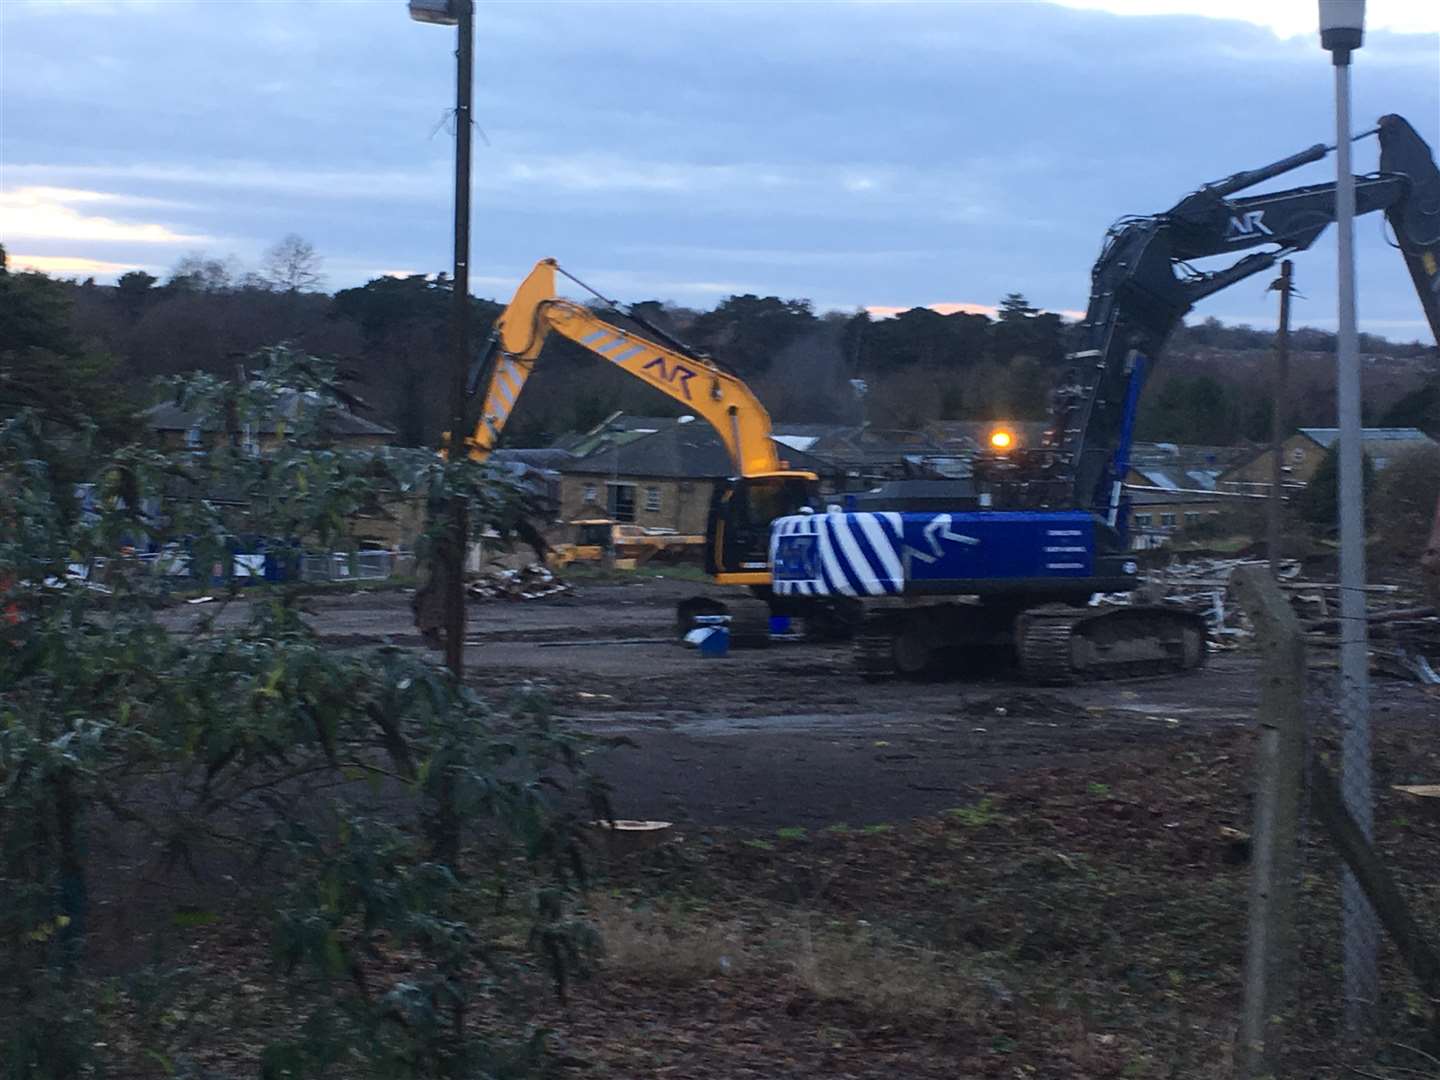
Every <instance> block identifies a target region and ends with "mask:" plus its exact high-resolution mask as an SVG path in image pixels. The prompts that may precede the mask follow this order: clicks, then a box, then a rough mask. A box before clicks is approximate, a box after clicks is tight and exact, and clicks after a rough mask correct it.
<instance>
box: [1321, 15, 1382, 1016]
mask: <svg viewBox="0 0 1440 1080" xmlns="http://www.w3.org/2000/svg"><path fill="white" fill-rule="evenodd" d="M1364 32H1365V0H1320V43H1321V44H1322V45H1323V46H1324V47H1325V48H1326V49H1328V50H1330V55H1331V58H1332V60H1333V61H1334V65H1335V169H1336V177H1335V224H1336V227H1337V229H1338V232H1339V248H1340V265H1339V284H1340V289H1339V311H1338V317H1339V324H1338V326H1337V333H1336V343H1335V344H1336V348H1335V352H1336V367H1337V372H1336V375H1337V387H1338V398H1339V412H1340V418H1339V426H1340V468H1339V481H1340V483H1339V495H1338V499H1339V514H1340V627H1341V629H1340V718H1341V724H1342V731H1343V738H1344V741H1343V745H1342V757H1341V784H1342V787H1343V789H1344V796H1345V806H1346V808H1347V809H1348V810H1349V811H1350V814H1351V816H1352V817H1353V818H1354V819H1355V821H1356V823H1357V824H1358V825H1359V826H1360V828H1361V830H1362V831H1363V832H1364V834H1365V838H1366V839H1367V840H1368V839H1369V838H1370V837H1371V835H1372V834H1373V831H1374V809H1373V799H1372V795H1371V790H1370V786H1371V780H1370V685H1369V679H1370V673H1369V669H1370V661H1369V643H1368V640H1367V637H1368V626H1367V624H1366V618H1365V592H1364V585H1365V513H1364V506H1365V502H1364V500H1365V493H1364V490H1363V487H1364V475H1363V471H1362V455H1363V450H1362V446H1361V438H1362V429H1361V423H1360V358H1359V350H1358V348H1357V344H1356V333H1355V225H1354V221H1355V174H1354V172H1353V171H1352V170H1351V166H1350V54H1351V53H1352V52H1353V51H1354V50H1356V49H1358V48H1359V47H1360V45H1361V42H1362V40H1363V39H1364ZM1341 896H1342V904H1343V906H1344V957H1345V1022H1346V1027H1347V1028H1348V1029H1349V1031H1350V1034H1352V1035H1360V1034H1363V1033H1364V1032H1365V1031H1366V1030H1367V1029H1368V1028H1369V1027H1370V1021H1371V1018H1372V1017H1373V1015H1374V1007H1375V1001H1376V997H1377V992H1378V975H1377V966H1376V955H1377V952H1378V946H1379V931H1378V927H1377V924H1376V919H1375V912H1374V910H1373V909H1372V908H1371V907H1370V902H1369V901H1368V900H1367V899H1366V898H1365V895H1364V893H1363V892H1362V891H1361V889H1360V885H1359V883H1358V882H1357V881H1356V880H1355V877H1354V875H1353V874H1351V873H1349V872H1348V871H1347V872H1346V874H1345V880H1344V884H1343V886H1342V893H1341Z"/></svg>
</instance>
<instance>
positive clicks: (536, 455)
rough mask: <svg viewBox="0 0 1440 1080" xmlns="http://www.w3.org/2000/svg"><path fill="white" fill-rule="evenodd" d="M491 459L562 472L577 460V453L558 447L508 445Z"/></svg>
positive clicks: (502, 462)
mask: <svg viewBox="0 0 1440 1080" xmlns="http://www.w3.org/2000/svg"><path fill="white" fill-rule="evenodd" d="M490 460H491V461H494V462H496V463H499V464H510V463H516V464H520V465H525V466H528V467H529V468H532V469H544V470H550V471H554V472H560V471H563V470H564V469H565V467H566V466H567V465H569V464H570V463H571V462H572V461H574V460H575V455H574V454H572V453H571V452H570V451H569V450H561V449H559V448H557V447H542V448H539V449H531V448H510V447H506V448H504V449H500V450H496V451H495V452H494V453H493V454H491V455H490Z"/></svg>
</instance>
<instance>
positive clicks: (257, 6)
mask: <svg viewBox="0 0 1440 1080" xmlns="http://www.w3.org/2000/svg"><path fill="white" fill-rule="evenodd" d="M477 9H478V15H477V83H476V118H477V121H478V123H479V125H480V127H481V128H482V129H483V134H484V138H483V139H480V138H477V140H476V148H475V149H476V180H475V194H476V212H475V233H474V261H473V270H472V275H473V276H472V282H473V283H474V289H475V292H476V293H477V294H479V295H482V296H500V297H502V298H503V297H505V296H506V295H508V290H509V288H510V287H512V286H513V284H514V283H515V281H516V280H518V278H519V277H520V276H522V275H523V273H524V272H525V271H526V270H527V269H528V268H529V266H530V265H531V264H532V263H533V262H534V261H535V260H536V259H537V258H540V257H542V256H554V257H556V258H558V259H559V260H560V262H561V264H562V265H564V266H566V267H567V268H569V269H571V270H573V271H574V272H575V273H577V274H578V275H579V276H581V277H583V278H587V279H589V280H591V281H592V282H594V283H595V284H597V285H598V286H600V287H601V288H603V289H605V290H607V291H608V292H610V293H611V294H612V295H615V296H618V297H619V298H620V299H622V300H632V301H633V300H641V299H649V298H658V299H665V300H672V301H676V302H679V303H683V304H689V305H695V306H702V307H704V306H709V305H711V304H713V303H714V302H715V301H717V300H718V299H720V298H721V297H723V296H724V295H727V294H729V293H733V292H756V293H762V294H766V293H777V294H780V295H784V296H803V297H809V298H811V299H813V300H814V301H815V302H816V304H817V306H819V307H820V308H822V309H827V308H839V309H853V308H856V307H860V306H876V307H886V306H888V307H909V306H914V305H920V304H945V303H949V304H975V305H993V304H995V302H996V301H997V300H998V299H999V298H1000V297H1001V296H1002V295H1004V294H1005V293H1006V292H1009V291H1012V290H1018V291H1022V292H1024V293H1026V294H1027V295H1028V296H1029V297H1030V298H1031V300H1032V302H1034V303H1036V304H1038V305H1040V306H1043V307H1045V308H1048V309H1051V310H1055V311H1074V310H1076V309H1080V308H1083V307H1084V305H1085V300H1086V296H1087V294H1088V285H1089V269H1090V266H1091V263H1092V262H1093V261H1094V258H1095V256H1096V254H1097V252H1098V249H1099V245H1100V241H1101V238H1102V236H1103V234H1104V231H1105V229H1106V227H1107V226H1108V225H1109V224H1110V223H1111V222H1112V221H1113V220H1114V219H1115V218H1117V217H1119V216H1121V215H1124V214H1136V213H1147V212H1154V211H1158V210H1162V209H1164V208H1166V207H1168V206H1170V205H1172V204H1173V203H1174V202H1175V201H1176V200H1178V199H1179V198H1180V197H1181V196H1182V195H1184V194H1185V193H1186V192H1187V191H1189V190H1192V189H1193V188H1195V187H1196V186H1198V185H1199V184H1200V183H1202V182H1204V181H1207V180H1213V179H1217V178H1219V177H1222V176H1225V175H1227V174H1229V173H1231V172H1234V171H1236V170H1239V169H1242V168H1250V167H1254V166H1258V165H1262V164H1265V163H1268V162H1270V161H1272V160H1275V159H1277V158H1280V157H1283V156H1285V155H1288V154H1290V153H1292V152H1294V151H1296V150H1299V149H1302V148H1304V147H1307V146H1309V145H1311V144H1313V143H1316V142H1321V141H1330V139H1331V138H1332V136H1333V130H1334V129H1333V104H1332V103H1333V98H1332V89H1331V87H1332V72H1331V67H1330V64H1329V60H1328V55H1327V54H1326V53H1324V52H1323V51H1322V50H1321V48H1320V46H1319V43H1318V39H1317V35H1316V32H1315V4H1314V2H1313V0H1293V2H1290V0H1066V3H1065V4H1064V5H1054V4H1048V3H1039V2H1033V3H1031V2H1024V0H1008V2H999V3H986V2H955V3H924V4H921V3H916V4H909V3H898V2H874V3H848V4H841V3H802V2H794V0H791V2H788V3H740V2H731V3H722V4H706V3H680V2H670V3H638V2H631V3H613V4H612V3H543V2H536V0H530V2H525V3H498V2H492V0H480V2H479V3H478V4H477ZM1195 12H1205V13H1208V14H1195ZM453 33H454V32H453V31H452V30H447V29H444V28H440V27H435V26H426V25H422V24H419V23H415V22H412V21H410V20H409V19H408V17H407V14H406V10H405V3H404V0H353V2H346V0H292V2H286V0H274V2H268V0H194V2H187V0H148V2H147V0H131V2H122V0H90V2H56V0H0V80H3V83H0V165H3V173H0V239H3V242H4V244H5V245H6V247H7V249H8V250H9V252H10V257H11V259H12V262H14V263H18V264H22V265H30V266H34V267H37V268H40V269H44V270H47V271H49V272H52V273H59V274H65V275H71V274H81V275H86V274H94V276H95V277H96V278H97V279H99V280H102V281H108V280H113V279H114V277H115V276H116V275H118V274H120V273H123V272H124V271H125V270H127V269H131V268H135V267H141V268H144V269H147V270H149V271H150V272H152V273H155V274H158V275H160V276H162V277H163V276H164V275H165V273H166V272H167V271H168V269H169V268H170V267H171V266H173V265H174V263H175V261H176V260H177V259H178V258H179V257H180V256H181V255H183V254H184V253H186V252H189V251H196V250H201V251H205V252H208V253H211V254H215V255H225V256H233V257H234V258H236V259H237V260H238V261H239V262H240V263H241V264H242V265H245V266H254V265H256V264H257V263H258V261H259V259H260V257H261V255H262V253H263V251H264V250H265V248H266V247H268V246H269V245H270V244H272V243H273V242H275V241H276V240H277V239H279V238H280V237H281V236H282V235H284V234H286V233H290V232H296V233H300V234H301V235H303V236H305V237H307V238H308V239H309V240H311V241H312V242H313V243H314V244H315V246H316V247H317V248H318V249H319V250H320V251H321V253H322V254H323V255H324V256H325V260H326V261H325V271H326V277H327V285H328V286H329V287H330V288H332V289H333V288H337V287H344V286H348V285H353V284H358V283H361V282H363V281H365V280H367V279H369V278H371V277H374V276H376V275H379V274H382V273H390V272H426V273H430V272H434V271H436V270H441V269H445V268H446V267H447V266H448V264H449V261H450V236H451V233H450V206H451V188H450V185H451V179H450V177H451V168H452V147H453V139H452V137H451V135H450V133H449V129H448V128H447V127H446V126H445V123H446V110H447V106H448V105H449V104H450V102H451V99H452V98H453V93H454V90H453V80H454V63H453V57H452V53H453V41H454V38H453ZM1354 83H1355V107H1354V115H1355V122H1356V126H1357V129H1358V128H1359V127H1360V125H1362V124H1364V125H1365V126H1369V124H1371V123H1372V122H1373V120H1374V119H1375V118H1376V117H1378V116H1379V115H1381V114H1382V113H1387V112H1398V113H1401V114H1402V115H1405V116H1407V117H1409V118H1410V120H1411V121H1412V123H1414V124H1415V126H1416V128H1417V129H1418V130H1419V131H1420V134H1421V135H1422V136H1423V137H1424V138H1425V139H1426V140H1427V141H1428V142H1430V143H1431V145H1432V146H1434V145H1435V144H1436V143H1437V141H1440V4H1437V3H1434V2H1433V0H1392V2H1390V3H1385V2H1383V0H1371V2H1370V4H1369V16H1368V31H1367V36H1366V42H1365V47H1364V48H1363V49H1362V50H1361V51H1360V52H1359V53H1357V54H1356V66H1355V68H1354ZM1376 152H1377V151H1376V149H1375V144H1374V141H1373V140H1370V141H1368V142H1366V143H1361V144H1359V146H1358V147H1357V152H1356V167H1357V170H1358V171H1366V170H1369V169H1372V168H1374V167H1375V160H1376ZM1333 170H1334V165H1333V158H1332V159H1329V160H1328V161H1327V162H1326V163H1323V164H1320V165H1315V166H1310V167H1308V168H1307V169H1305V170H1302V171H1299V172H1296V173H1292V174H1290V175H1289V176H1287V177H1286V178H1284V180H1283V181H1279V182H1276V183H1274V184H1272V185H1270V186H1272V187H1274V186H1291V185H1293V184H1301V183H1313V182H1318V181H1321V180H1325V179H1330V178H1332V177H1333ZM1357 247H1358V250H1359V260H1360V271H1361V287H1360V301H1359V307H1360V315H1361V323H1362V327H1363V328H1366V329H1371V330H1375V331H1378V332H1381V333H1386V334H1389V335H1391V336H1393V337H1398V338H1402V339H1407V340H1408V339H1413V338H1417V337H1418V338H1423V339H1425V340H1429V334H1428V331H1427V330H1426V329H1425V323H1424V321H1423V318H1422V316H1421V313H1420V309H1419V305H1418V303H1417V301H1416V299H1415V296H1414V293H1413V291H1412V289H1411V286H1410V284H1409V279H1408V277H1407V275H1406V274H1405V272H1404V269H1403V266H1402V264H1401V261H1400V258H1399V256H1398V255H1397V254H1396V253H1395V252H1394V251H1392V250H1391V249H1390V248H1389V247H1388V246H1387V245H1386V243H1385V240H1384V236H1383V233H1382V229H1381V223H1380V220H1379V219H1378V217H1374V216H1372V217H1367V218H1361V219H1360V220H1359V222H1358V223H1357ZM1333 265H1334V246H1333V230H1331V232H1330V233H1328V234H1327V237H1326V239H1324V240H1322V241H1321V242H1320V243H1318V244H1317V245H1316V246H1315V247H1314V248H1313V249H1312V250H1311V251H1310V252H1307V253H1305V254H1303V255H1301V256H1299V257H1298V260H1297V266H1296V280H1297V284H1298V287H1299V288H1300V289H1301V290H1302V291H1303V292H1304V293H1305V294H1306V297H1307V299H1305V300H1303V301H1301V302H1300V303H1299V304H1298V307H1297V321H1298V322H1303V323H1308V324H1311V325H1317V326H1326V325H1333V323H1334V307H1335V305H1334V270H1333ZM1267 281H1268V276H1267V275H1260V276H1259V277H1257V278H1255V279H1251V280H1250V281H1247V282H1245V283H1243V284H1241V285H1239V286H1235V287H1232V288H1231V289H1229V290H1227V291H1226V292H1224V293H1222V294H1220V295H1219V296H1218V297H1215V298H1213V299H1211V300H1210V301H1208V302H1207V303H1206V304H1205V305H1204V306H1203V307H1201V308H1200V309H1198V311H1197V313H1196V314H1197V316H1199V317H1203V316H1205V315H1216V316H1218V317H1220V318H1222V319H1225V320H1227V321H1246V322H1252V323H1255V324H1257V325H1266V324H1269V323H1271V322H1273V319H1274V315H1273V308H1274V303H1273V298H1267V297H1266V296H1265V294H1264V291H1263V290H1264V286H1265V284H1266V282H1267Z"/></svg>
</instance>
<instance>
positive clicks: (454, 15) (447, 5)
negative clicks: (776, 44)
mask: <svg viewBox="0 0 1440 1080" xmlns="http://www.w3.org/2000/svg"><path fill="white" fill-rule="evenodd" d="M1322 6H1323V5H1322ZM410 17H411V18H412V19H414V20H415V21H416V22H424V23H435V24H437V25H439V26H455V25H457V24H458V23H459V22H460V15H459V13H458V12H456V10H455V8H454V5H453V4H452V3H451V2H450V0H410Z"/></svg>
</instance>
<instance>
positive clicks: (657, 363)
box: [467, 259, 818, 590]
mask: <svg viewBox="0 0 1440 1080" xmlns="http://www.w3.org/2000/svg"><path fill="white" fill-rule="evenodd" d="M557 273H560V274H563V273H565V271H563V270H561V269H560V267H559V266H558V265H557V264H556V262H555V260H554V259H541V260H540V261H539V262H538V263H536V264H535V268H534V269H533V270H531V271H530V274H529V275H528V276H527V277H526V278H525V280H524V281H522V282H521V283H520V287H519V288H518V289H516V290H515V296H514V298H513V299H512V300H511V301H510V305H509V306H508V307H507V308H506V309H505V310H504V311H503V312H501V314H500V317H499V318H498V319H497V320H496V321H495V329H494V330H493V331H492V332H491V335H490V340H489V342H488V343H487V344H486V347H485V349H484V351H483V352H482V354H481V356H480V358H479V360H478V361H477V362H476V365H475V368H474V370H473V371H472V373H471V377H470V379H469V383H468V386H467V389H468V390H469V392H470V394H471V395H472V396H479V397H480V399H481V405H480V416H479V418H478V420H477V421H476V423H475V428H474V431H473V433H472V434H471V436H470V438H469V439H468V440H467V444H468V446H469V454H470V457H471V458H473V459H475V460H479V461H483V460H485V459H486V458H487V457H489V456H490V454H491V452H492V451H493V450H494V449H495V446H496V444H497V443H498V442H499V440H500V434H501V432H503V431H504V430H505V423H506V421H508V420H509V419H510V415H511V413H512V412H513V411H514V409H515V404H516V402H517V401H518V400H519V397H520V392H521V390H523V389H524V388H525V383H526V382H527V381H528V380H529V378H530V374H531V372H533V371H534V370H535V362H536V361H537V360H538V359H539V358H540V351H541V350H542V349H543V348H544V346H545V340H546V338H547V337H549V335H550V334H551V333H556V334H560V335H561V336H562V337H567V338H569V339H570V340H571V341H574V342H576V343H577V344H579V345H582V346H583V347H585V348H586V349H589V350H590V351H591V352H592V353H594V354H595V355H596V356H600V357H603V358H604V359H606V360H608V361H609V362H610V363H612V364H614V365H615V366H616V367H618V368H620V369H621V370H623V371H625V372H627V373H628V374H630V375H633V376H635V378H637V379H640V380H641V381H642V382H647V383H649V384H650V385H651V386H653V387H655V388H656V389H657V390H659V391H661V392H662V393H664V394H668V395H669V396H670V397H672V398H674V399H675V400H676V401H678V402H680V404H682V405H683V406H685V407H686V408H687V409H690V410H692V411H694V412H695V413H696V414H697V415H698V416H700V417H701V418H702V419H704V420H706V421H707V422H708V423H709V424H710V426H711V427H713V428H714V429H715V431H716V433H718V434H719V436H720V441H721V442H722V443H724V445H725V450H726V452H727V453H729V455H730V460H731V462H732V463H733V465H734V467H735V471H736V473H737V474H738V477H737V478H733V479H729V480H718V481H717V482H716V484H715V488H714V491H713V493H712V502H711V507H710V514H709V518H708V521H707V523H706V530H705V533H706V536H705V567H706V570H707V572H708V573H710V574H711V575H712V577H713V578H714V580H715V582H716V583H717V584H721V585H745V586H750V587H752V588H756V589H761V590H768V589H769V587H770V579H771V576H770V569H769V566H768V564H767V562H766V554H767V552H768V551H769V542H770V522H771V521H773V520H774V519H775V518H777V517H781V516H783V515H785V514H792V513H795V512H796V511H797V510H799V509H800V508H801V507H802V506H806V505H808V504H810V503H811V502H812V501H813V500H814V496H815V490H816V487H817V485H818V478H817V477H816V475H815V474H814V473H811V472H801V471H796V470H791V469H789V468H788V467H787V466H786V464H785V463H784V462H782V461H781V460H780V458H779V455H778V454H777V452H776V449H775V442H774V440H773V439H771V437H770V431H771V428H770V414H769V413H768V412H766V411H765V406H764V405H762V404H760V401H759V399H758V398H756V396H755V395H754V393H753V392H751V390H750V388H749V387H748V386H746V385H745V383H744V381H743V380H741V379H740V378H739V377H738V376H736V375H734V374H732V373H731V372H728V371H726V370H725V369H724V368H722V367H720V366H719V365H718V364H716V363H715V362H714V361H712V360H710V359H708V358H707V357H704V356H700V355H699V354H697V353H695V352H693V351H692V350H690V349H688V348H686V347H685V346H684V345H683V344H681V343H680V342H679V341H676V340H675V339H674V338H671V337H670V336H669V335H668V334H666V333H665V332H664V331H662V330H661V329H660V328H659V327H655V326H651V325H649V324H648V323H646V322H645V321H644V320H643V319H642V318H641V317H640V316H639V315H638V314H636V313H635V312H633V311H625V310H623V309H620V308H619V307H618V306H617V305H615V304H613V303H612V302H610V301H606V303H610V304H611V306H612V307H615V308H616V310H618V311H620V314H621V315H623V316H624V317H625V318H627V319H629V320H630V321H632V322H634V323H636V324H637V325H639V326H641V327H643V328H644V329H645V330H646V331H647V333H648V334H649V335H650V336H643V335H641V334H639V333H636V332H635V331H633V330H627V329H624V328H622V327H619V326H616V325H614V324H613V323H612V322H610V321H608V320H606V319H602V318H601V317H600V316H599V315H597V314H596V313H595V312H594V311H591V310H590V309H589V308H587V307H585V306H583V305H581V304H576V303H574V302H573V301H570V300H564V299H561V298H560V297H558V296H556V295H555V275H556V274H557ZM567 276H568V275H567ZM572 280H574V279H573V278H572ZM602 299H603V298H602ZM657 338H658V339H660V341H661V342H664V343H663V344H661V343H660V342H657V341H656V340H655V339H657Z"/></svg>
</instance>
